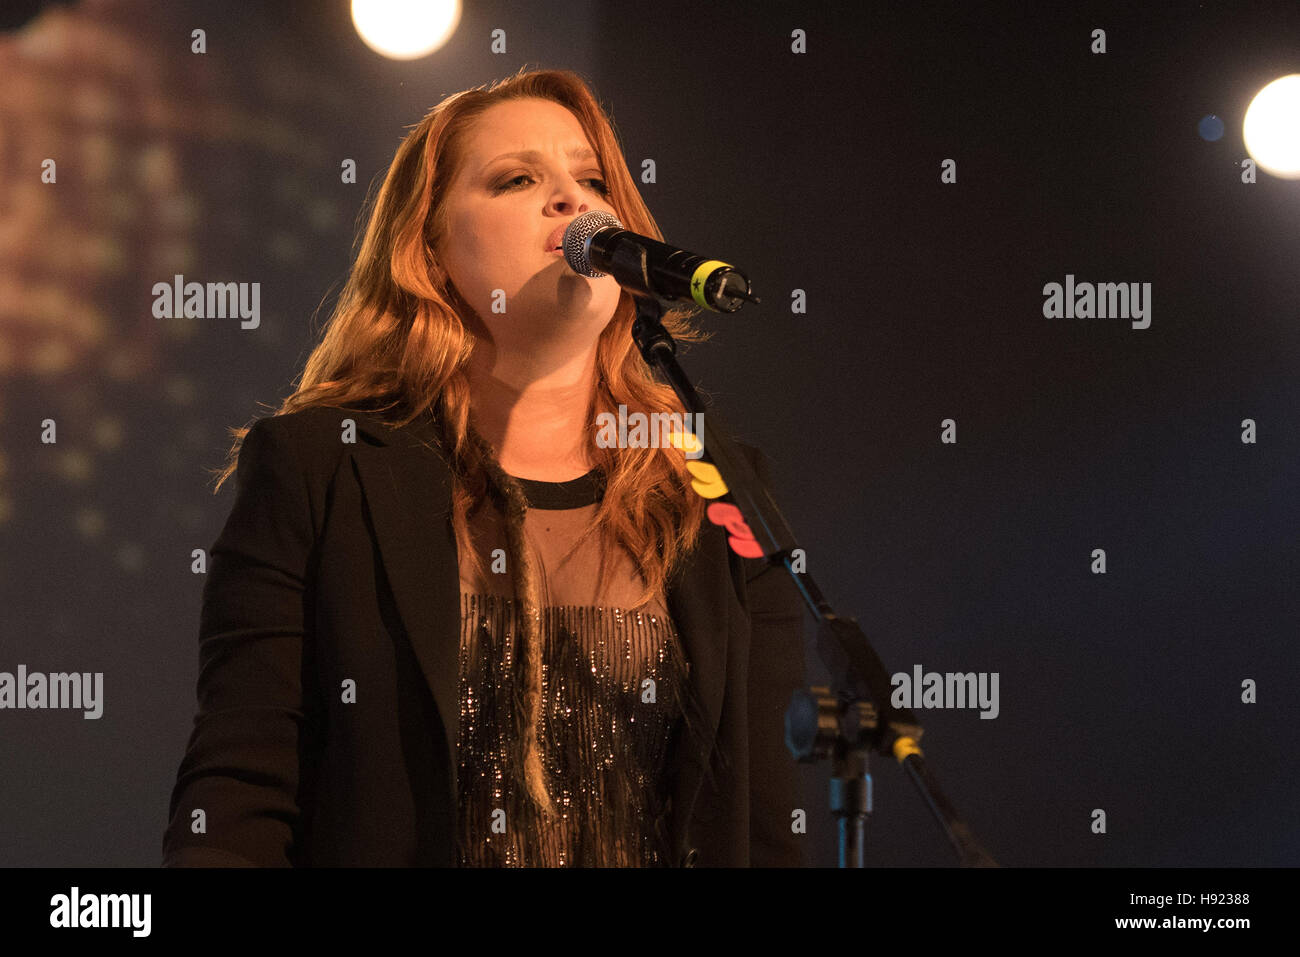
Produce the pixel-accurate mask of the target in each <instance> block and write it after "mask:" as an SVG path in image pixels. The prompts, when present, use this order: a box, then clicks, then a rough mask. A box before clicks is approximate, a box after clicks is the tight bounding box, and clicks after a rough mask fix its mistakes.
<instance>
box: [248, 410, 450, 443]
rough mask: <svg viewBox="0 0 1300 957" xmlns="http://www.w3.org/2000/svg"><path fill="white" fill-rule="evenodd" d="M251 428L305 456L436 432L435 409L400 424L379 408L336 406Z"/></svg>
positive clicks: (283, 415) (261, 422)
mask: <svg viewBox="0 0 1300 957" xmlns="http://www.w3.org/2000/svg"><path fill="white" fill-rule="evenodd" d="M251 428H252V429H258V430H261V432H262V433H263V434H264V435H267V436H273V437H275V438H280V439H281V440H282V441H286V440H287V441H288V442H289V443H291V444H292V445H293V446H294V447H295V448H297V449H298V450H299V452H300V453H301V454H305V455H313V454H320V453H329V452H337V451H338V450H339V447H340V446H344V447H346V446H349V445H354V446H355V445H360V444H366V445H392V444H394V443H395V442H397V441H399V440H400V439H401V438H402V437H404V436H412V437H416V438H429V437H432V436H433V434H434V432H435V431H436V430H435V429H434V424H433V415H432V413H431V412H429V413H425V414H424V415H423V416H421V417H419V418H418V419H416V420H415V421H413V422H411V423H408V424H407V425H405V426H402V427H399V426H398V424H397V421H396V420H394V419H392V418H391V417H389V416H385V415H382V414H380V413H379V412H377V411H370V410H366V409H359V408H355V407H342V406H333V405H313V406H308V407H306V408H302V409H295V410H294V411H292V412H283V413H279V414H276V415H268V416H264V417H262V418H260V419H258V420H257V421H256V422H254V423H253V425H252V427H251ZM250 431H251V429H250Z"/></svg>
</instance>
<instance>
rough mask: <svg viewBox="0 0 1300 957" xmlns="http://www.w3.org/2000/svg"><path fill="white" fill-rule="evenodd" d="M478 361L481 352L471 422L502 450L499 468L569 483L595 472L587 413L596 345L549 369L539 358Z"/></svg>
mask: <svg viewBox="0 0 1300 957" xmlns="http://www.w3.org/2000/svg"><path fill="white" fill-rule="evenodd" d="M483 351H484V352H491V351H492V350H491V349H487V350H483ZM478 357H479V353H478V352H477V351H476V353H475V356H474V357H472V358H471V360H470V366H469V369H468V370H467V374H468V378H469V386H470V419H471V421H472V422H473V424H474V428H475V429H477V430H478V432H479V434H480V435H482V436H483V438H485V439H486V440H487V441H488V442H489V443H490V444H491V445H492V447H493V448H494V449H496V452H497V464H499V465H500V466H501V468H502V469H503V470H504V471H505V472H506V474H507V475H513V476H515V477H516V478H526V479H534V480H536V481H540V482H567V481H569V480H571V479H575V478H578V477H579V476H581V475H585V474H586V473H588V472H590V471H591V469H592V467H593V465H594V463H593V462H591V461H590V460H589V457H588V438H589V437H588V435H587V430H588V421H587V413H588V408H589V406H590V403H591V397H592V390H593V388H594V372H595V365H596V348H595V344H594V343H593V344H592V347H591V349H590V350H589V352H588V353H587V355H585V356H576V357H574V358H573V359H571V360H569V361H567V362H565V363H563V364H561V365H559V366H558V367H556V368H553V369H549V370H543V369H541V368H539V367H538V364H537V362H536V356H521V357H519V358H518V360H516V361H513V362H512V361H509V357H504V356H500V355H499V354H498V355H495V356H490V357H484V359H480V361H479V362H478V363H475V362H474V359H475V358H478ZM485 360H486V361H485ZM488 362H491V368H490V369H489V368H488Z"/></svg>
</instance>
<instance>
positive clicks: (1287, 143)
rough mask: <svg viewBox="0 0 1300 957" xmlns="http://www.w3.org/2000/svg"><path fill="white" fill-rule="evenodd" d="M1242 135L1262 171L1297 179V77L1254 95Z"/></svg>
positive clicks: (1299, 129) (1299, 135) (1299, 130)
mask: <svg viewBox="0 0 1300 957" xmlns="http://www.w3.org/2000/svg"><path fill="white" fill-rule="evenodd" d="M1241 135H1242V139H1243V140H1245V143H1246V152H1248V153H1249V154H1250V155H1251V157H1252V158H1253V159H1254V160H1255V163H1256V164H1257V165H1258V166H1259V167H1260V168H1261V169H1264V170H1267V171H1268V172H1270V173H1272V174H1273V175H1274V176H1280V177H1282V178H1283V179H1300V73H1292V74H1291V75H1289V76H1284V77H1282V78H1280V79H1277V80H1274V81H1273V82H1272V83H1270V84H1269V85H1268V86H1266V87H1264V89H1262V90H1260V91H1259V92H1258V93H1256V94H1255V98H1254V99H1253V100H1251V101H1250V107H1249V108H1248V109H1247V110H1246V119H1245V120H1244V121H1243V122H1242V124H1241Z"/></svg>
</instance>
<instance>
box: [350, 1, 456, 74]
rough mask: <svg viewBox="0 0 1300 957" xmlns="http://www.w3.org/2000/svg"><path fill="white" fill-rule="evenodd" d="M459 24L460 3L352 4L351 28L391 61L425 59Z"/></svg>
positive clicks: (385, 2)
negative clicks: (423, 57) (354, 28)
mask: <svg viewBox="0 0 1300 957" xmlns="http://www.w3.org/2000/svg"><path fill="white" fill-rule="evenodd" d="M459 23H460V0H352V25H353V26H355V27H356V28H357V34H358V35H359V36H360V37H361V39H362V40H364V41H365V44H366V46H368V47H370V49H372V50H374V51H375V52H376V53H379V54H381V55H383V56H386V57H388V58H389V59H391V60H414V59H416V58H417V57H422V56H428V55H429V54H430V53H432V52H433V51H434V50H436V49H438V47H440V46H442V45H443V44H444V43H446V42H447V38H448V37H450V36H451V35H452V33H453V32H454V31H455V29H456V26H457V25H458V24H459Z"/></svg>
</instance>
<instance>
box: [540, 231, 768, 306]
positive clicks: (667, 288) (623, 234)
mask: <svg viewBox="0 0 1300 957" xmlns="http://www.w3.org/2000/svg"><path fill="white" fill-rule="evenodd" d="M564 259H565V262H567V263H568V264H569V267H570V268H571V269H572V270H573V271H574V272H576V273H579V274H580V275H583V276H588V277H590V278H592V279H599V278H600V277H602V276H605V275H610V276H613V277H614V280H615V281H616V282H617V283H618V284H619V285H620V286H622V287H623V288H624V289H627V290H628V291H629V292H631V293H633V294H634V295H641V296H658V297H660V298H662V299H676V300H682V301H685V302H693V303H695V304H696V305H699V306H703V307H704V308H705V309H712V310H714V311H715V312H735V311H736V310H737V309H739V308H740V306H741V303H743V302H758V301H759V300H758V299H756V298H754V297H753V296H752V295H750V289H749V280H748V279H747V278H746V277H745V275H744V274H743V273H741V272H739V271H738V270H737V269H736V268H735V267H734V266H732V265H731V264H730V263H725V262H722V261H721V260H718V259H709V258H708V257H705V256H700V255H697V254H695V253H690V252H687V251H686V250H684V249H677V248H676V247H674V246H670V245H668V244H667V243H661V242H659V241H658V240H657V239H651V238H650V237H649V236H641V235H639V234H637V233H634V232H631V231H630V230H627V229H624V228H623V224H622V223H620V222H619V221H618V220H617V219H616V218H614V217H613V216H611V215H610V214H609V213H606V212H604V211H602V210H598V209H594V210H592V211H591V212H589V213H583V214H582V215H581V216H579V217H578V218H577V219H575V220H574V221H573V222H571V223H569V225H568V228H566V229H565V231H564Z"/></svg>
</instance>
